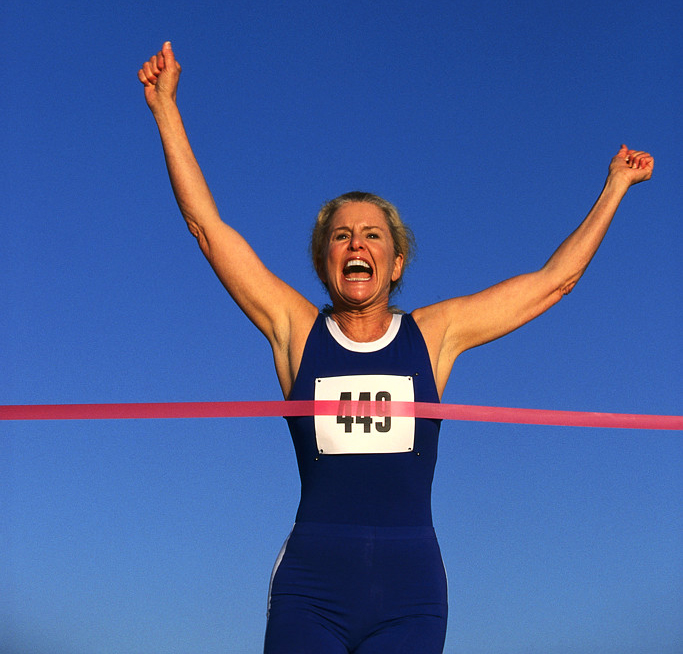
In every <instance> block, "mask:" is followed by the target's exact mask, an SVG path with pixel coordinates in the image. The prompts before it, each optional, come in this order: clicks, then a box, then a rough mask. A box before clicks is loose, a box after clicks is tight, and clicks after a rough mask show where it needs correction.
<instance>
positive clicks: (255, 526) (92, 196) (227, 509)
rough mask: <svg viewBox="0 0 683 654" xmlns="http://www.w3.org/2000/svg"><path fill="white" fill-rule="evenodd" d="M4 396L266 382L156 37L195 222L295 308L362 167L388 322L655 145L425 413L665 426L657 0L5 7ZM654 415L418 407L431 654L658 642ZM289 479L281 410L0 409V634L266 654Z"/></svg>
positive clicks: (674, 470) (670, 149)
mask: <svg viewBox="0 0 683 654" xmlns="http://www.w3.org/2000/svg"><path fill="white" fill-rule="evenodd" d="M2 13H3V17H2V22H1V23H0V29H1V35H2V46H1V47H0V52H1V54H2V67H1V70H0V80H1V82H2V93H1V94H0V110H1V111H2V115H3V123H4V124H3V128H4V129H3V130H2V132H3V133H2V137H1V138H2V141H1V143H2V152H3V153H4V155H3V157H2V159H1V160H0V179H1V180H2V186H3V210H2V214H1V215H2V218H1V220H2V226H3V229H2V234H3V236H2V239H1V240H0V261H2V264H1V265H0V288H1V289H2V310H1V311H0V342H1V343H2V344H3V345H2V346H0V371H1V372H0V379H1V380H2V381H1V383H0V404H34V403H35V404H41V403H86V402H88V403H89V402H94V403H100V402H157V401H164V402H167V401H190V400H191V401H214V400H261V399H263V400H266V399H271V400H272V399H279V398H280V393H279V389H278V386H277V383H276V380H275V375H274V373H273V370H272V361H271V355H270V352H269V350H268V346H267V343H266V341H265V339H263V337H262V336H261V335H260V334H259V333H258V332H257V331H256V330H255V329H254V328H253V327H252V326H251V325H250V324H249V323H248V322H247V320H246V319H245V318H244V317H243V316H242V315H241V314H240V312H239V310H238V309H237V308H236V307H235V306H234V305H233V304H232V302H231V300H230V298H229V297H228V296H227V294H226V293H225V292H224V291H223V289H222V287H221V286H220V284H219V283H218V281H217V280H216V279H215V278H214V276H213V273H212V271H211V270H210V268H209V266H208V265H207V264H206V263H205V261H204V260H203V258H202V256H201V254H200V252H199V251H198V249H197V247H196V244H195V242H194V240H193V239H192V237H191V236H190V235H189V233H188V232H187V230H186V228H185V226H184V223H183V221H182V219H181V217H180V215H179V212H178V210H177V208H176V206H175V204H174V200H173V197H172V194H171V191H170V186H169V183H168V180H167V177H166V172H165V168H164V164H163V157H162V154H161V149H160V144H159V139H158V135H157V133H156V128H155V126H154V123H153V120H152V117H151V115H150V114H149V112H148V110H147V108H146V106H145V103H144V99H143V94H142V86H141V85H140V83H139V82H138V81H137V78H136V72H137V69H138V68H139V66H140V64H141V63H142V62H143V60H145V59H147V58H148V57H149V56H150V55H151V54H152V53H153V52H155V51H156V50H157V49H158V48H159V47H160V46H161V43H162V42H163V41H164V40H165V39H171V40H172V41H173V44H174V48H175V51H176V54H177V57H178V59H179V61H180V62H181V63H182V65H183V75H182V79H181V88H180V93H179V103H180V106H181V109H182V111H183V114H184V117H185V122H186V125H187V128H188V131H189V133H190V136H191V139H192V142H193V144H194V147H195V150H196V153H197V156H198V158H199V160H200V163H201V164H202V166H203V168H204V171H205V173H206V176H207V178H208V180H209V183H210V185H211V187H212V190H213V192H214V195H215V197H216V200H217V202H218V204H219V207H220V209H221V212H222V214H223V216H224V218H225V219H226V220H228V221H229V222H231V223H232V224H233V225H234V226H235V227H236V228H237V229H238V230H240V231H241V232H242V233H243V234H244V235H245V236H246V238H247V239H248V240H249V241H250V242H251V243H252V245H253V246H254V247H255V249H256V250H257V252H259V254H260V255H261V256H262V258H263V259H264V261H265V262H266V264H267V265H268V266H270V267H271V268H272V269H273V270H274V271H275V272H276V273H277V274H279V275H280V276H281V277H283V278H284V279H285V280H287V281H288V282H290V283H291V284H292V285H293V286H295V287H296V288H297V289H298V290H300V291H301V292H302V293H304V294H305V295H306V296H308V297H309V298H310V299H311V300H313V301H314V302H316V303H319V304H321V305H322V304H323V302H324V295H323V292H322V288H321V287H320V284H319V283H318V282H317V281H316V278H315V275H314V273H313V270H312V266H311V265H310V263H309V260H308V254H307V240H308V233H309V229H310V227H311V224H312V221H313V218H314V216H315V214H316V212H317V209H318V207H319V206H320V204H321V203H322V202H323V201H324V200H326V199H329V198H331V197H334V196H336V195H338V194H340V193H343V192H345V191H348V190H354V189H363V190H370V191H373V192H376V193H379V194H380V195H383V196H385V197H387V198H388V199H390V200H392V201H393V202H394V203H395V204H397V205H398V206H399V208H400V209H401V210H402V213H403V215H404V218H405V219H406V220H407V222H408V223H409V224H411V226H412V227H413V229H414V231H415V234H416V236H417V241H418V257H417V259H416V260H415V262H414V264H413V266H412V269H410V270H409V271H408V276H407V278H406V284H405V290H404V291H403V293H402V295H400V296H398V298H397V302H398V303H399V304H400V305H401V306H402V307H403V308H405V309H407V310H411V309H413V308H415V307H417V306H421V305H424V304H428V303H431V302H434V301H437V300H440V299H444V298H447V297H450V296H454V295H462V294H465V293H470V292H474V291H477V290H480V289H482V288H484V287H486V286H488V285H490V284H492V283H495V282H497V281H500V280H501V279H504V278H506V277H510V276H512V275H514V274H517V273H521V272H526V271H528V270H533V269H536V268H538V267H540V266H541V265H542V264H543V263H544V262H545V260H546V259H547V258H548V257H549V256H550V254H551V253H552V252H553V250H554V249H555V247H556V246H557V245H558V244H559V243H560V241H561V240H562V239H563V238H564V237H565V236H566V235H567V234H568V233H569V232H570V231H571V230H572V229H573V228H574V227H575V226H576V225H577V224H578V222H579V221H580V220H581V219H582V218H583V216H584V215H585V214H586V213H587V211H588V209H589V208H590V206H591V204H592V202H593V201H594V199H595V197H596V196H597V194H598V192H599V190H600V188H601V185H602V182H603V181H604V177H605V173H606V170H607V165H608V162H609V160H610V158H611V157H612V155H613V154H614V153H615V152H616V151H617V149H618V148H619V145H620V144H621V143H622V142H625V143H627V144H628V145H629V146H632V147H637V148H642V149H646V150H649V151H650V152H652V153H653V154H654V155H655V159H656V164H655V174H654V178H653V180H652V181H651V182H649V183H647V184H641V185H640V186H638V187H635V188H633V189H632V190H631V191H630V192H629V195H628V196H627V198H626V199H625V201H624V203H623V205H622V207H621V208H620V210H619V213H618V215H617V219H616V220H615V223H614V224H613V226H612V229H611V230H610V233H609V234H608V235H607V238H606V240H605V242H604V243H603V246H602V248H601V250H600V251H599V252H598V255H597V256H596V259H595V261H594V262H593V263H592V264H591V267H590V268H589V270H588V272H587V273H586V275H585V276H584V278H583V279H582V280H581V282H580V283H579V285H578V286H577V287H576V289H575V290H574V292H573V293H572V294H571V296H569V297H568V298H566V299H565V300H563V301H562V302H561V303H560V305H558V306H557V307H555V308H554V309H553V310H552V311H550V312H549V313H548V314H546V315H544V316H542V317H541V318H539V319H538V320H537V321H535V322H534V323H532V324H530V325H528V326H526V327H525V328H523V329H521V330H519V331H518V332H516V333H514V334H511V335H510V336H508V337H506V338H504V339H502V340H500V341H497V342H495V343H492V344H490V345H487V346H484V347H482V348H479V349H477V350H475V351H471V352H468V353H466V354H465V355H463V356H462V357H461V358H460V359H459V360H458V361H457V362H456V365H455V368H454V371H453V375H452V377H451V381H450V383H449V386H448V388H447V390H446V394H445V396H444V401H445V402H452V403H460V404H480V405H494V406H517V407H532V408H542V409H567V410H577V411H606V412H621V413H653V414H681V408H682V407H681V337H680V323H681V293H680V280H681V273H682V270H681V248H680V215H681V206H682V205H683V197H682V195H683V194H682V192H681V190H682V188H683V186H682V185H681V168H680V167H681V137H682V136H683V130H682V128H681V119H680V107H681V106H682V105H683V93H682V90H681V82H680V62H681V55H682V51H681V33H683V14H682V10H681V8H680V4H679V3H677V2H675V1H674V0H670V1H669V2H658V1H657V0H655V1H654V2H649V3H645V2H639V3H636V2H631V1H629V0H627V1H625V2H619V3H616V2H603V3H595V2H587V1H585V0H579V1H578V2H573V3H563V4H559V5H558V4H557V3H549V2H526V3H509V2H500V1H484V2H479V3H463V4H462V5H459V4H458V3H454V2H425V3H418V4H416V3H413V2H373V3H369V2H368V3H362V2H355V1H351V2H346V3H340V2H317V3H313V2H290V3H275V2H264V1H262V0H256V1H252V2H242V1H237V2H230V3H207V2H187V1H185V2H183V1H180V0H172V1H170V2H167V3H156V4H148V5H144V4H140V3H138V2H130V1H128V0H124V1H120V0H118V1H117V2H113V1H111V2H101V1H100V2H98V1H97V0H95V1H89V2H85V1H83V0H73V1H71V2H63V3H56V2H47V1H45V0H43V1H42V2H41V1H39V2H37V3H26V2H17V1H16V0H10V1H9V2H6V3H5V4H4V5H3V9H2ZM681 438H682V437H681V434H680V432H678V433H674V432H647V431H638V430H635V431H630V430H629V431H627V430H598V429H578V428H550V427H528V426H519V425H518V426H512V425H493V424H475V423H465V422H449V423H445V424H444V426H443V429H442V439H441V450H440V459H439V463H438V466H437V476H436V480H435V484H434V518H435V523H436V527H437V531H438V533H439V536H440V541H441V545H442V550H443V556H444V560H445V563H446V566H447V570H448V575H449V583H450V605H451V609H450V623H449V631H448V638H447V645H446V652H447V653H449V654H451V653H452V654H494V653H495V654H589V653H590V654H594V653H595V652H600V653H601V654H617V653H618V654H678V653H680V652H681V651H683V628H682V626H681V625H683V620H681V606H682V604H683V589H682V579H683V564H682V562H681V561H682V557H681V551H682V546H683V521H682V518H681V512H680V501H681V494H682V491H683V480H682V474H681V462H682V458H683V457H682V455H683V445H682V441H681ZM297 500H298V475H297V472H296V467H295V461H294V454H293V452H292V448H291V443H290V440H289V435H288V433H287V430H286V425H285V423H284V421H283V420H282V419H240V420H237V419H235V420H215V419H200V420H157V421H154V420H146V421H137V420H122V421H70V422H56V421H54V422H49V421H48V422H23V423H20V422H12V423H10V422H5V423H4V424H0V515H1V516H2V517H0V650H2V651H3V652H7V653H8V654H29V653H30V654H57V653H58V654H122V653H145V654H146V653H148V652H149V653H154V654H170V653H181V654H186V653H192V652H203V653H205V654H211V653H218V652H221V653H223V652H231V653H235V654H242V653H244V654H250V653H252V652H254V653H257V652H259V651H260V648H261V644H262V634H263V629H264V624H265V608H266V594H267V586H268V577H269V574H270V570H271V567H272V565H273V562H274V559H275V556H276V554H277V552H278V550H279V548H280V546H281V544H282V541H283V540H284V538H285V537H286V535H287V533H288V532H289V529H290V528H291V524H292V521H293V519H294V513H295V509H296V504H297Z"/></svg>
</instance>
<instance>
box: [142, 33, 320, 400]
mask: <svg viewBox="0 0 683 654" xmlns="http://www.w3.org/2000/svg"><path fill="white" fill-rule="evenodd" d="M180 71H181V67H180V64H178V62H177V61H176V59H175V55H174V53H173V49H172V47H171V44H170V43H169V42H166V43H164V45H163V47H162V49H161V51H160V52H159V53H158V54H156V55H154V56H153V57H151V58H150V59H149V61H147V62H145V63H144V64H143V66H142V68H141V69H140V70H139V71H138V78H139V79H140V81H141V82H142V83H143V85H144V87H145V99H146V101H147V105H148V106H149V108H150V110H151V111H152V114H153V116H154V119H155V120H156V123H157V127H158V128H159V134H160V135H161V143H162V146H163V149H164V155H165V158H166V166H167V168H168V174H169V177H170V180H171V186H172V187H173V192H174V194H175V197H176V200H177V202H178V207H179V208H180V211H181V213H182V215H183V218H185V221H186V223H187V226H188V228H189V230H190V232H191V233H192V234H193V236H195V238H196V239H197V242H198V244H199V247H200V248H201V250H202V252H203V253H204V255H205V256H206V258H207V259H208V261H209V263H210V264H211V266H212V267H213V269H214V271H215V272H216V275H217V276H218V278H219V279H220V281H221V282H222V284H223V285H224V286H225V288H226V289H227V291H228V292H229V293H230V295H231V296H232V297H233V299H234V300H235V302H237V304H238V305H239V307H240V308H241V309H242V310H243V311H244V313H245V314H246V315H247V317H248V318H249V319H250V320H251V321H252V322H253V323H254V324H255V325H256V327H258V329H259V330H260V331H261V332H263V333H264V334H265V336H266V338H268V340H269V342H270V343H271V346H272V347H273V353H274V356H275V366H276V370H277V373H278V376H279V378H280V383H281V385H282V388H283V392H284V393H285V395H287V394H288V392H289V391H288V389H289V386H290V385H291V382H292V381H293V378H294V377H295V376H296V370H297V369H298V359H297V357H296V353H297V352H298V350H299V349H302V348H303V344H301V346H300V347H299V342H300V341H301V340H302V339H305V336H306V335H307V334H308V331H309V329H310V326H311V325H312V324H313V321H314V320H315V316H316V315H317V309H316V308H315V307H314V306H313V305H312V304H311V303H310V302H308V301H307V300H306V299H305V298H304V297H303V296H301V295H300V294H299V293H298V292H296V291H295V290H294V289H293V288H292V287H290V286H289V285H288V284H285V283H284V282H283V281H282V280H280V279H279V278H278V277H276V276H275V275H273V274H272V273H271V272H270V271H269V270H268V269H267V268H266V267H265V266H264V265H263V263H262V262H261V260H260V259H259V258H258V256H256V254H255V252H254V251H253V250H252V249H251V247H250V246H249V244H248V243H247V242H246V241H245V240H244V238H242V236H241V235H240V234H239V233H237V232H236V231H235V230H234V229H233V228H232V227H230V226H228V225H227V224H226V223H224V222H223V221H222V220H221V217H220V215H219V213H218V209H217V208H216V203H215V202H214V199H213V196H212V195H211V191H210V190H209V187H208V185H207V183H206V180H205V179H204V175H203V174H202V171H201V169H200V167H199V164H198V163H197V160H196V158H195V156H194V153H193V152H192V148H191V146H190V142H189V140H188V137H187V134H186V132H185V127H184V126H183V121H182V118H181V116H180V112H179V110H178V106H177V104H176V93H177V89H178V81H179V78H180ZM292 353H294V355H295V356H294V357H293V356H292Z"/></svg>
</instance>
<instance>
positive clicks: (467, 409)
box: [0, 400, 683, 430]
mask: <svg viewBox="0 0 683 654" xmlns="http://www.w3.org/2000/svg"><path fill="white" fill-rule="evenodd" d="M350 404H351V407H350V412H351V413H352V414H355V413H356V411H357V412H358V415H364V416H365V415H370V416H385V415H388V411H387V409H388V407H387V406H386V405H385V404H382V406H379V405H380V403H377V405H378V406H377V408H376V407H375V402H366V403H364V406H363V407H362V409H361V407H359V406H357V405H358V404H359V403H358V402H353V403H350ZM348 408H349V407H347V409H348ZM390 409H391V411H390V413H391V415H392V416H396V417H402V416H411V417H416V418H433V419H440V420H466V421H474V422H504V423H515V424H528V425H554V426H562V427H605V428H610V429H667V430H683V416H658V415H636V414H625V413H590V412H584V411H549V410H545V409H516V408H508V407H493V406H471V405H466V404H436V403H428V402H395V401H394V402H391V407H390ZM338 411H339V402H337V401H336V400H329V401H328V400H326V401H291V402H287V401H265V402H264V401H261V402H158V403H132V404H31V405H6V406H0V420H119V419H151V418H153V419H158V418H263V417H283V416H285V417H288V416H311V415H332V416H333V415H337V413H338Z"/></svg>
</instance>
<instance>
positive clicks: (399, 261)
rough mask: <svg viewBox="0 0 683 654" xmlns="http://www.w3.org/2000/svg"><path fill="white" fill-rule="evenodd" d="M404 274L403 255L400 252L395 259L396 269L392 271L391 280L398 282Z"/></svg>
mask: <svg viewBox="0 0 683 654" xmlns="http://www.w3.org/2000/svg"><path fill="white" fill-rule="evenodd" d="M402 274H403V255H402V254H399V255H398V256H397V257H396V258H395V259H394V270H393V272H392V273H391V281H392V282H397V281H398V280H399V279H401V275H402Z"/></svg>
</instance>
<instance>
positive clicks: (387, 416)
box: [337, 391, 391, 434]
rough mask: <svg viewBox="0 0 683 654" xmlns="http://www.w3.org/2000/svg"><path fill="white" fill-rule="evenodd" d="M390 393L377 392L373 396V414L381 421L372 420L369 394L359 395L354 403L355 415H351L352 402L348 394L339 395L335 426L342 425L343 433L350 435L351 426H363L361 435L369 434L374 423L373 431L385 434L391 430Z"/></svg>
mask: <svg viewBox="0 0 683 654" xmlns="http://www.w3.org/2000/svg"><path fill="white" fill-rule="evenodd" d="M390 402H391V393H388V392H387V391H379V393H377V394H376V395H375V413H376V414H377V416H379V417H380V418H383V420H373V418H372V415H371V413H372V407H371V393H365V392H363V393H359V394H358V402H357V403H356V414H355V415H353V401H352V400H351V393H350V392H342V393H340V395H339V408H338V409H337V424H340V425H344V432H345V433H347V434H350V433H351V430H352V429H353V424H354V423H355V424H357V425H363V433H365V434H369V433H370V431H371V429H372V425H373V423H374V425H375V429H376V430H377V431H378V432H380V433H386V432H388V431H389V430H390V429H391V404H390Z"/></svg>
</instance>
